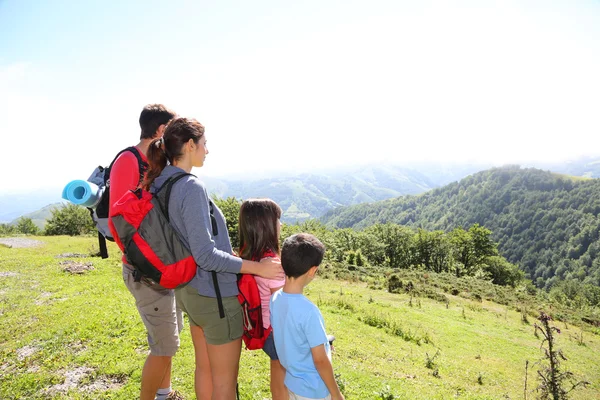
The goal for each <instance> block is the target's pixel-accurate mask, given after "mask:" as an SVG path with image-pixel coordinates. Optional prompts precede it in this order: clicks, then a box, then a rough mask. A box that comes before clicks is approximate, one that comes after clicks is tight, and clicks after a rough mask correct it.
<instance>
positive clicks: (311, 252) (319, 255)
mask: <svg viewBox="0 0 600 400" xmlns="http://www.w3.org/2000/svg"><path fill="white" fill-rule="evenodd" d="M324 254H325V246H323V243H321V242H320V241H319V239H317V238H316V237H314V236H313V235H310V234H308V233H297V234H295V235H292V236H290V237H288V238H287V239H285V241H284V242H283V248H282V249H281V266H282V267H283V270H284V271H285V275H286V276H288V277H290V278H298V277H300V276H302V275H304V274H306V273H307V272H309V271H310V270H311V268H313V267H315V270H316V267H318V266H319V265H320V264H321V261H323V255H324ZM313 275H314V273H313Z"/></svg>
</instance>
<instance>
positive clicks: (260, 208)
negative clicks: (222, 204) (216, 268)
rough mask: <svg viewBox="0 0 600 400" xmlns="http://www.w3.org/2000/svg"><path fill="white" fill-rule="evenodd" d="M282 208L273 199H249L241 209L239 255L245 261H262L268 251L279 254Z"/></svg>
mask: <svg viewBox="0 0 600 400" xmlns="http://www.w3.org/2000/svg"><path fill="white" fill-rule="evenodd" d="M280 218H281V208H280V207H279V206H278V205H277V203H275V202H274V201H273V200H271V199H248V200H246V201H244V202H243V203H242V205H241V207H240V214H239V225H238V233H239V238H240V248H239V255H240V257H241V258H243V259H245V260H255V261H260V258H261V257H262V256H263V254H264V253H265V252H266V251H267V250H271V251H273V252H275V253H277V254H279V235H278V234H277V226H278V225H279V219H280Z"/></svg>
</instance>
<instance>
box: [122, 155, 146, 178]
mask: <svg viewBox="0 0 600 400" xmlns="http://www.w3.org/2000/svg"><path fill="white" fill-rule="evenodd" d="M124 151H130V152H132V153H133V155H134V156H135V158H136V159H137V162H138V168H139V170H140V182H142V181H143V180H144V174H145V173H146V171H147V170H148V167H149V165H148V163H147V162H146V161H144V160H142V155H141V154H140V151H139V150H138V148H137V147H135V146H131V147H128V148H126V149H125V150H124Z"/></svg>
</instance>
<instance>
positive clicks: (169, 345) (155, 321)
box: [123, 265, 183, 400]
mask: <svg viewBox="0 0 600 400" xmlns="http://www.w3.org/2000/svg"><path fill="white" fill-rule="evenodd" d="M123 280H124V282H125V285H126V286H127V288H128V289H129V291H130V292H131V294H132V295H133V297H134V298H135V301H136V307H137V309H138V312H139V314H140V317H141V318H142V321H143V322H144V325H145V326H146V330H147V332H148V344H149V346H150V354H149V355H148V357H147V358H146V362H145V363H144V368H143V369H142V379H141V392H140V400H146V399H148V400H154V398H155V396H156V394H157V391H159V390H160V389H163V390H161V392H163V391H166V390H167V389H170V387H171V363H172V357H173V355H175V352H177V349H178V348H179V333H180V332H181V330H182V329H183V317H182V313H181V310H177V308H176V304H175V294H174V292H173V290H168V289H164V288H160V287H158V288H153V287H150V286H148V284H146V283H143V282H135V281H134V278H133V272H132V270H131V267H129V266H126V265H124V266H123Z"/></svg>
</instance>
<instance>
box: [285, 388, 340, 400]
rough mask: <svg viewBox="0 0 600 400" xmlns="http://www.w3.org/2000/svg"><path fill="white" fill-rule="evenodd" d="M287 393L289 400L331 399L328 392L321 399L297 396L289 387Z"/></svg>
mask: <svg viewBox="0 0 600 400" xmlns="http://www.w3.org/2000/svg"><path fill="white" fill-rule="evenodd" d="M288 393H289V395H290V397H289V400H331V395H330V394H328V395H327V397H323V398H322V399H312V398H308V397H303V396H299V395H297V394H296V393H294V392H292V391H291V390H289V389H288Z"/></svg>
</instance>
